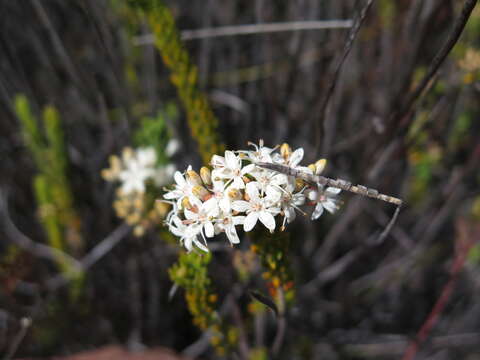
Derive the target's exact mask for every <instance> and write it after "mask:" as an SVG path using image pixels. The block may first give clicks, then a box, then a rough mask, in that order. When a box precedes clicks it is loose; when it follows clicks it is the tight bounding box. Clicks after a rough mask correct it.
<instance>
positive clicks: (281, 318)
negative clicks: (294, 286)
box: [272, 287, 287, 358]
mask: <svg viewBox="0 0 480 360" xmlns="http://www.w3.org/2000/svg"><path fill="white" fill-rule="evenodd" d="M277 291H278V300H279V306H278V309H279V313H278V316H277V332H276V334H275V339H274V340H273V345H272V355H273V357H274V358H277V357H278V354H279V352H280V348H281V346H282V344H283V340H284V339H285V330H286V329H287V320H286V319H285V294H284V293H283V289H282V288H281V287H279V288H278V289H277Z"/></svg>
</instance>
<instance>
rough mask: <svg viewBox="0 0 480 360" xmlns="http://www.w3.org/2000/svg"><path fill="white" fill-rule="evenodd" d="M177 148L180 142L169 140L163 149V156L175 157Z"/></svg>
mask: <svg viewBox="0 0 480 360" xmlns="http://www.w3.org/2000/svg"><path fill="white" fill-rule="evenodd" d="M179 148H180V141H178V140H177V139H170V140H169V141H168V143H167V146H166V147H165V154H166V155H167V156H168V157H171V156H172V155H175V153H176V152H177V151H178V149H179Z"/></svg>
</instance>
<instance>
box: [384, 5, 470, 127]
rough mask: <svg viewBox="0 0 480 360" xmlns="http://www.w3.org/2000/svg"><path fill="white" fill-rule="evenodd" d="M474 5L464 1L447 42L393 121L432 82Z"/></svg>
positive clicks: (410, 105) (401, 115)
mask: <svg viewBox="0 0 480 360" xmlns="http://www.w3.org/2000/svg"><path fill="white" fill-rule="evenodd" d="M476 4H477V0H466V1H465V3H464V5H463V8H462V11H461V13H460V15H459V17H458V19H457V20H456V21H455V24H454V26H453V29H452V31H451V32H450V34H449V35H448V38H447V40H446V41H445V43H444V44H443V46H442V47H441V48H440V50H439V51H438V53H437V55H435V58H434V59H433V61H432V63H431V65H430V67H429V68H428V71H427V73H426V74H425V76H424V77H423V78H422V80H421V81H420V83H419V84H418V85H417V86H416V88H415V90H413V91H412V93H411V94H410V95H409V96H408V97H407V100H405V103H404V105H403V106H402V108H401V110H400V111H398V112H397V113H395V114H394V115H393V119H394V120H398V119H401V118H403V117H404V116H405V115H406V114H407V113H408V112H409V111H410V109H411V107H412V106H413V104H414V103H415V101H417V99H418V98H419V97H420V96H421V95H422V93H423V91H424V90H425V88H426V87H427V85H428V84H429V83H430V80H432V78H433V77H434V75H435V74H436V73H437V71H438V69H439V68H440V66H441V65H442V63H443V62H444V61H445V59H446V58H447V56H448V54H449V53H450V51H451V50H452V49H453V47H454V46H455V44H456V43H457V41H458V39H459V37H460V35H461V34H462V32H463V29H464V28H465V25H466V24H467V21H468V19H469V18H470V15H471V13H472V11H473V9H474V7H475V5H476ZM391 123H393V124H396V123H397V121H393V122H391Z"/></svg>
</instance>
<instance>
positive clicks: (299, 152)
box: [290, 148, 303, 167]
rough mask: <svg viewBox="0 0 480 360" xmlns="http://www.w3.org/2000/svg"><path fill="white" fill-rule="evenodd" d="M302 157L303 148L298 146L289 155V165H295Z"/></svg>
mask: <svg viewBox="0 0 480 360" xmlns="http://www.w3.org/2000/svg"><path fill="white" fill-rule="evenodd" d="M302 159H303V148H298V149H297V150H295V151H294V152H293V153H292V155H291V156H290V166H291V167H295V166H297V165H298V164H299V163H300V161H302Z"/></svg>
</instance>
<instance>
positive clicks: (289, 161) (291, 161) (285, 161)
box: [273, 148, 303, 169]
mask: <svg viewBox="0 0 480 360" xmlns="http://www.w3.org/2000/svg"><path fill="white" fill-rule="evenodd" d="M302 159H303V148H298V149H297V150H295V151H294V152H292V153H287V154H286V155H285V156H282V155H280V154H274V155H273V162H275V163H278V164H282V165H286V166H289V167H291V168H294V169H296V168H297V165H298V164H300V161H302Z"/></svg>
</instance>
